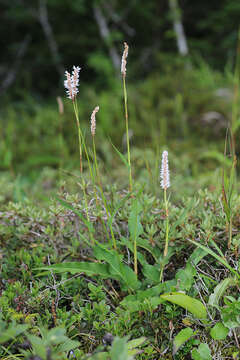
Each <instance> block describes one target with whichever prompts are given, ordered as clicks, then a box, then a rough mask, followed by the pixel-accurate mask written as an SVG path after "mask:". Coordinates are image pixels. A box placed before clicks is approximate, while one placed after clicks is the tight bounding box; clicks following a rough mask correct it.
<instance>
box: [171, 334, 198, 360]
mask: <svg viewBox="0 0 240 360" xmlns="http://www.w3.org/2000/svg"><path fill="white" fill-rule="evenodd" d="M193 334H194V332H193V330H192V329H191V328H190V327H187V328H185V329H182V330H181V331H179V333H178V334H177V335H176V336H175V338H174V340H173V356H174V355H175V354H176V353H177V351H178V350H179V349H180V347H181V346H182V345H183V344H184V343H185V342H186V341H187V340H189V339H190V337H191V336H192V335H193Z"/></svg>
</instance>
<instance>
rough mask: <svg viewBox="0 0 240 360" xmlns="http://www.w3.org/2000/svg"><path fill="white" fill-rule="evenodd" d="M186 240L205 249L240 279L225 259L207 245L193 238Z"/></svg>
mask: <svg viewBox="0 0 240 360" xmlns="http://www.w3.org/2000/svg"><path fill="white" fill-rule="evenodd" d="M187 240H188V241H190V242H191V243H192V244H194V245H196V246H198V247H200V248H201V249H203V250H205V251H206V252H207V253H208V254H210V255H212V256H213V257H214V258H215V259H216V260H218V261H219V262H220V263H221V264H223V265H224V266H226V268H228V269H229V270H230V271H231V272H232V273H233V274H235V275H236V276H237V277H238V278H239V279H240V274H239V273H238V272H237V271H236V270H235V269H233V268H232V267H231V266H230V265H229V264H228V262H227V261H226V260H225V259H223V258H222V257H220V256H218V255H217V254H216V253H215V252H214V251H212V250H211V249H209V248H208V247H206V246H204V245H202V244H199V243H197V242H196V241H194V240H190V239H187Z"/></svg>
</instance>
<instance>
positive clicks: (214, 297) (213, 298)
mask: <svg viewBox="0 0 240 360" xmlns="http://www.w3.org/2000/svg"><path fill="white" fill-rule="evenodd" d="M235 284H236V280H234V279H233V278H226V279H224V280H222V281H221V282H220V283H219V284H218V285H217V286H216V287H215V289H214V292H213V294H211V295H210V297H209V300H208V304H209V305H211V306H215V307H216V308H218V306H219V301H220V299H221V297H222V296H223V294H224V293H225V291H226V290H227V288H228V287H229V286H233V285H235Z"/></svg>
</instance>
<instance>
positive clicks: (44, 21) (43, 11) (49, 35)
mask: <svg viewBox="0 0 240 360" xmlns="http://www.w3.org/2000/svg"><path fill="white" fill-rule="evenodd" d="M38 4H39V6H38V10H39V12H38V20H39V22H40V24H41V26H42V29H43V32H44V34H45V37H46V39H47V42H48V46H49V49H50V52H51V55H52V58H53V61H54V63H55V65H56V68H57V71H58V73H59V75H61V76H62V75H63V73H64V66H63V64H62V62H61V57H60V53H59V49H58V45H57V42H56V40H55V37H54V34H53V31H52V27H51V24H50V22H49V18H48V11H47V5H46V0H39V3H38Z"/></svg>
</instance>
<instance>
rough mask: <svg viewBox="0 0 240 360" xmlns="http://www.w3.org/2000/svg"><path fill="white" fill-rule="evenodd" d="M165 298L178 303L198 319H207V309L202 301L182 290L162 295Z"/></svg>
mask: <svg viewBox="0 0 240 360" xmlns="http://www.w3.org/2000/svg"><path fill="white" fill-rule="evenodd" d="M160 297H161V298H162V299H164V300H167V301H170V302H171V303H173V304H177V305H179V306H181V307H183V308H184V309H186V310H187V311H189V312H190V313H192V314H193V315H194V316H195V317H196V318H198V319H206V318H207V311H206V308H205V306H204V305H203V304H202V303H201V301H199V300H197V299H194V298H192V297H190V296H188V295H186V294H183V293H180V292H172V293H166V294H163V295H160Z"/></svg>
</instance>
